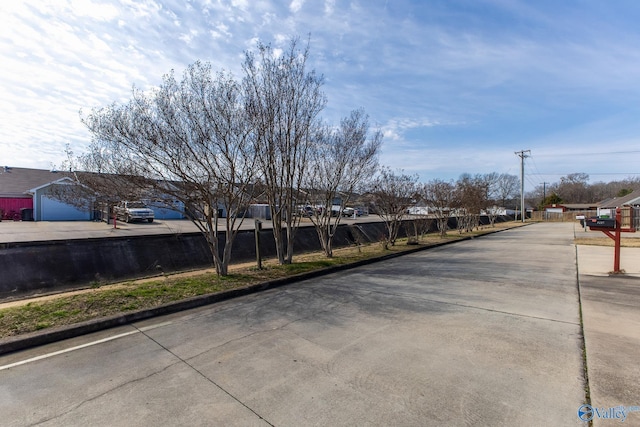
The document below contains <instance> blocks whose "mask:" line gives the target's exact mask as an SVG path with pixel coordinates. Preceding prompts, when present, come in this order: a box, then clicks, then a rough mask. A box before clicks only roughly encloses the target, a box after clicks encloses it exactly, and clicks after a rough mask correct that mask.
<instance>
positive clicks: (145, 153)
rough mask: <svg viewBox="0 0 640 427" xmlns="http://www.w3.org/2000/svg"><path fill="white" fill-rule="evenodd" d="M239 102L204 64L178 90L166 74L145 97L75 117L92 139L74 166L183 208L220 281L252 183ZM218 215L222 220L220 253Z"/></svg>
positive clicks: (230, 82) (226, 81)
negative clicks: (121, 181) (123, 181)
mask: <svg viewBox="0 0 640 427" xmlns="http://www.w3.org/2000/svg"><path fill="white" fill-rule="evenodd" d="M241 95H242V92H241V87H240V85H239V84H238V83H237V82H236V81H235V80H234V78H233V77H232V76H231V75H229V74H225V73H223V72H220V73H217V74H215V75H214V74H213V73H212V70H211V66H210V65H209V64H203V63H200V62H196V63H194V64H192V65H190V66H189V67H188V68H187V70H186V71H185V73H184V76H183V78H182V80H181V81H180V82H178V81H177V80H176V79H175V78H174V76H173V73H170V74H168V75H166V76H164V78H163V82H162V84H161V85H160V87H158V88H156V89H154V90H152V91H150V92H148V93H143V92H142V91H140V90H136V89H135V88H134V90H133V95H132V98H131V100H130V101H129V102H128V103H126V104H122V105H117V104H113V105H111V106H109V107H105V108H102V109H94V110H92V112H91V113H90V114H88V115H86V116H82V121H83V123H84V124H85V125H86V126H87V127H88V129H89V130H90V131H91V133H92V135H93V142H92V145H91V147H90V151H89V153H87V154H86V155H84V156H82V157H81V158H80V162H81V165H82V166H83V167H84V168H85V170H88V171H91V172H94V173H96V174H99V175H100V176H101V177H105V176H106V177H110V176H111V177H113V176H117V177H119V178H118V179H122V178H123V177H124V178H126V179H127V180H128V181H129V183H130V184H133V185H134V186H138V187H139V188H140V189H142V190H144V192H146V194H147V195H148V196H149V197H154V198H155V199H158V200H164V201H167V202H168V203H171V202H172V201H180V202H182V203H183V204H184V206H185V207H186V209H187V212H188V213H189V216H190V218H191V220H192V221H193V223H194V224H195V225H196V226H197V227H198V229H199V230H200V231H201V232H202V234H203V235H204V236H205V238H206V240H207V243H208V245H209V248H210V250H211V254H212V259H213V264H214V266H215V268H216V272H217V273H218V274H219V275H226V274H227V271H228V265H229V262H230V258H231V248H232V244H233V240H234V238H235V236H236V234H237V232H238V229H239V226H240V224H241V223H242V220H243V218H244V214H245V211H246V208H247V206H248V203H249V201H250V198H251V189H252V188H253V187H252V184H253V183H254V182H255V179H256V176H255V161H256V156H255V155H254V152H253V151H252V146H251V144H248V143H247V141H248V138H249V135H250V134H251V128H250V127H249V126H248V121H247V120H246V116H245V114H244V105H243V102H242V97H241ZM220 210H222V211H223V213H224V214H225V216H226V221H225V222H224V224H225V241H224V249H223V250H222V251H221V248H220V243H219V240H220V235H219V231H218V230H219V226H220V225H221V224H220V216H221V215H220ZM221 252H222V256H221V255H220V253H221Z"/></svg>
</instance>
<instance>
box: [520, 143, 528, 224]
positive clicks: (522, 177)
mask: <svg viewBox="0 0 640 427" xmlns="http://www.w3.org/2000/svg"><path fill="white" fill-rule="evenodd" d="M527 153H529V154H531V150H521V151H516V156H518V157H520V216H521V217H522V222H524V217H525V212H524V159H525V157H529V156H528V155H527Z"/></svg>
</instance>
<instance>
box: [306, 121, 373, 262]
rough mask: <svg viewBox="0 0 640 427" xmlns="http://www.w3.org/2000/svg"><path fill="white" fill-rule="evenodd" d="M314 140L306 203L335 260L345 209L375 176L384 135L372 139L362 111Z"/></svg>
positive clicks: (327, 251) (309, 163) (327, 249)
mask: <svg viewBox="0 0 640 427" xmlns="http://www.w3.org/2000/svg"><path fill="white" fill-rule="evenodd" d="M314 140H315V143H314V145H313V147H312V149H311V152H310V155H309V158H308V168H307V172H306V173H305V174H304V177H303V183H304V187H305V189H306V195H307V197H306V199H305V202H306V204H307V205H309V206H311V207H312V210H311V217H310V219H311V221H312V222H313V225H314V226H315V229H316V231H317V233H318V237H319V239H320V243H321V245H322V249H323V250H324V253H325V255H326V256H327V257H332V256H333V245H332V242H333V236H334V234H335V232H336V229H337V228H338V225H339V224H340V219H341V218H342V215H341V213H342V210H343V208H344V207H345V206H346V204H347V203H348V202H349V198H350V196H351V195H352V194H353V192H354V190H355V188H356V186H358V185H361V184H363V182H364V181H366V180H368V179H369V178H370V177H371V176H372V175H373V174H374V173H375V170H376V167H377V163H378V162H377V155H378V152H379V150H380V145H381V144H382V132H380V131H379V130H378V131H375V132H374V133H373V134H372V135H371V136H369V119H368V116H367V115H366V114H365V112H364V110H363V109H359V110H354V111H352V112H351V114H350V116H349V117H346V118H343V119H342V121H341V122H340V127H339V128H337V129H330V128H328V127H323V128H320V129H319V131H318V132H317V133H316V137H315V139H314ZM339 195H340V196H341V197H338V196H339ZM338 198H339V199H340V203H339V208H338V209H337V211H336V209H335V207H334V206H335V200H336V199H338Z"/></svg>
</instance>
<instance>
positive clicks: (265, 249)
mask: <svg viewBox="0 0 640 427" xmlns="http://www.w3.org/2000/svg"><path fill="white" fill-rule="evenodd" d="M383 234H384V224H383V223H381V222H375V223H362V224H357V225H356V226H348V225H345V224H343V225H340V227H339V229H338V231H337V232H336V236H335V238H334V246H335V247H340V246H348V245H351V244H353V243H354V241H355V239H356V238H358V239H360V241H362V242H373V241H379V240H380V237H381V236H382V235H383ZM223 242H224V236H223V238H222V244H223ZM294 248H295V251H296V253H303V252H309V251H316V250H319V249H320V242H319V240H318V236H317V234H316V231H315V228H314V227H301V228H299V229H298V232H297V233H296V240H295V244H294ZM260 252H261V255H262V256H263V257H275V256H276V253H275V244H274V241H273V233H272V230H271V229H265V230H262V231H261V232H260ZM255 259H256V255H255V237H254V232H253V230H247V231H241V232H239V233H238V235H237V237H236V240H235V241H234V244H233V250H232V260H233V262H245V261H253V260H255ZM210 266H212V260H211V254H210V251H209V248H208V246H207V243H206V241H205V239H204V237H203V236H202V234H200V233H184V234H167V235H147V236H132V237H123V238H121V237H110V238H104V239H77V240H64V241H48V242H19V243H8V244H3V245H1V246H0V299H2V298H8V297H12V296H22V295H28V294H34V293H48V292H57V291H61V290H67V289H71V288H79V287H83V286H87V285H90V284H92V283H105V282H113V281H118V280H128V279H134V278H140V277H148V276H153V275H157V274H161V273H170V272H177V271H183V270H191V269H197V268H203V267H210Z"/></svg>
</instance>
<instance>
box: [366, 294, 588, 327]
mask: <svg viewBox="0 0 640 427" xmlns="http://www.w3.org/2000/svg"><path fill="white" fill-rule="evenodd" d="M369 292H370V293H377V294H382V295H390V296H396V297H401V298H408V297H409V295H405V294H399V293H394V292H382V291H375V290H372V291H369ZM410 297H411V298H412V299H414V300H415V299H420V300H422V301H428V302H433V303H436V304H446V305H453V306H456V307H465V308H473V309H475V310H481V311H488V312H491V313H499V314H506V315H509V316H515V317H525V318H529V319H537V320H546V321H549V322H556V323H563V324H566V325H574V326H580V323H579V322H578V323H576V322H569V321H567V320H559V319H552V318H549V317H541V316H533V315H530V314H522V313H514V312H511V311H504V310H498V309H495V308H487V307H479V306H476V305H470V304H462V303H459V302H451V301H442V300H437V299H432V298H420V297H416V296H415V295H411V296H410Z"/></svg>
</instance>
